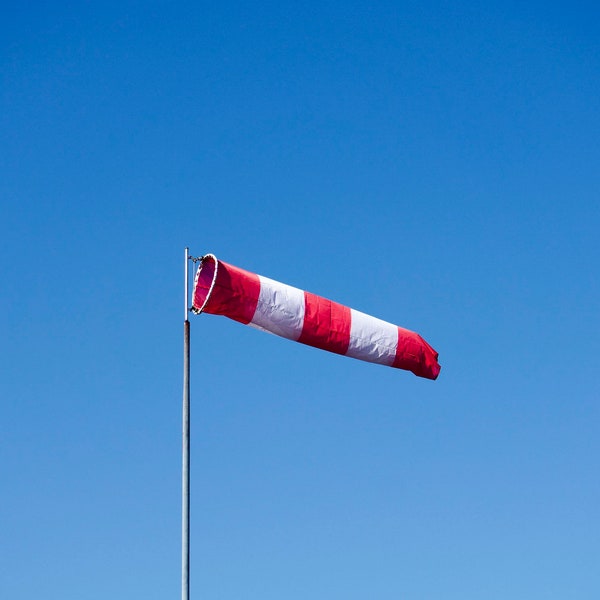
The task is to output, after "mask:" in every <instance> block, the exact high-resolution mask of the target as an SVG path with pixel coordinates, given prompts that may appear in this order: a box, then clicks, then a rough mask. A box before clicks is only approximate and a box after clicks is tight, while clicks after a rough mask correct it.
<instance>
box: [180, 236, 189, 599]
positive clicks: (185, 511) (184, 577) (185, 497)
mask: <svg viewBox="0 0 600 600" xmlns="http://www.w3.org/2000/svg"><path fill="white" fill-rule="evenodd" d="M188 256H189V250H188V248H186V249H185V321H184V322H183V423H182V461H181V462H182V468H181V600H189V598H190V322H189V320H188V262H189V260H188Z"/></svg>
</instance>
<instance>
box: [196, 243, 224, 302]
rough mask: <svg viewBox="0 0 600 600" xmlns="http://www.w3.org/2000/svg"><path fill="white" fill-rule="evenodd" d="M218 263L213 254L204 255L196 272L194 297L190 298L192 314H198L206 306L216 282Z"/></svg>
mask: <svg viewBox="0 0 600 600" xmlns="http://www.w3.org/2000/svg"><path fill="white" fill-rule="evenodd" d="M218 270H219V261H218V260H217V257H216V256H215V255H214V254H206V255H205V256H203V257H202V262H201V263H200V266H199V267H198V271H197V272H196V279H195V281H194V297H193V298H192V312H194V313H196V314H200V313H201V312H202V311H203V310H204V307H205V306H206V304H207V302H208V300H209V299H210V295H211V294H212V291H213V288H214V287H215V281H216V280H217V271H218Z"/></svg>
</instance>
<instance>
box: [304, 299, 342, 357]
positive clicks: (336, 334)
mask: <svg viewBox="0 0 600 600" xmlns="http://www.w3.org/2000/svg"><path fill="white" fill-rule="evenodd" d="M298 341H299V342H300V343H301V344H308V345H309V346H314V347H315V348H321V350H328V351H329V352H335V353H337V354H346V352H347V350H348V344H349V343H350V309H349V308H348V307H347V306H343V305H342V304H338V303H337V302H332V301H331V300H327V299H326V298H321V296H316V295H315V294H311V293H310V292H304V325H303V327H302V334H301V335H300V339H299V340H298Z"/></svg>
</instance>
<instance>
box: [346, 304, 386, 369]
mask: <svg viewBox="0 0 600 600" xmlns="http://www.w3.org/2000/svg"><path fill="white" fill-rule="evenodd" d="M350 318H351V319H352V321H351V324H350V344H349V345H348V352H346V356H351V357H352V358H358V359H360V360H366V361H368V362H374V363H380V364H382V365H387V366H391V365H392V364H394V360H395V358H396V348H397V346H398V327H397V326H396V325H392V324H391V323H387V322H386V321H382V320H381V319H376V318H375V317H371V316H370V315H365V313H361V312H360V311H358V310H354V309H353V308H351V309H350Z"/></svg>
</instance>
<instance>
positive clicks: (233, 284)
mask: <svg viewBox="0 0 600 600" xmlns="http://www.w3.org/2000/svg"><path fill="white" fill-rule="evenodd" d="M192 312H195V313H202V312H205V313H209V314H213V315H223V316H225V317H229V318H230V319H233V320H234V321H239V322H240V323H243V324H245V325H250V326H252V327H255V328H256V329H262V330H263V331H267V332H269V333H274V334H275V335H279V336H281V337H284V338H287V339H290V340H294V341H296V342H300V343H301V344H307V345H309V346H314V347H316V348H321V349H322V350H328V351H329V352H335V353H336V354H343V355H344V356H350V357H352V358H358V359H360V360H364V361H367V362H373V363H378V364H382V365H386V366H389V367H395V368H397V369H405V370H407V371H412V372H413V373H414V374H415V375H418V376H419V377H425V378H427V379H436V378H437V376H438V374H439V372H440V365H439V364H438V362H437V358H438V353H437V352H436V351H435V350H434V349H433V348H432V347H431V346H430V345H429V344H428V343H427V342H426V341H425V340H424V339H423V338H422V337H421V336H420V335H418V334H417V333H414V332H412V331H409V330H408V329H404V328H402V327H398V326H397V325H392V324H391V323H387V322H385V321H382V320H381V319H377V318H375V317H371V316H369V315H366V314H364V313H362V312H359V311H358V310H354V309H353V308H348V307H347V306H343V305H342V304H338V303H337V302H332V301H331V300H327V299H326V298H322V297H320V296H317V295H315V294H311V293H310V292H305V291H303V290H300V289H298V288H295V287H292V286H289V285H286V284H284V283H279V282H278V281H274V280H272V279H269V278H267V277H263V276H262V275H256V274H255V273H250V272H249V271H245V270H244V269H240V268H239V267H234V266H233V265H229V264H227V263H225V262H223V261H221V260H217V258H216V256H214V255H213V254H207V255H205V256H204V257H202V259H201V262H200V266H199V267H198V270H197V272H196V277H195V281H194V291H193V302H192Z"/></svg>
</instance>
